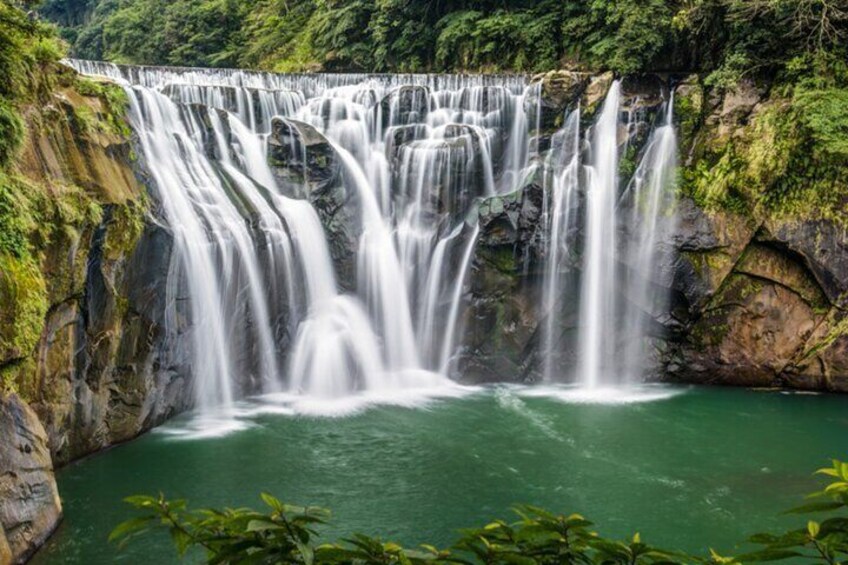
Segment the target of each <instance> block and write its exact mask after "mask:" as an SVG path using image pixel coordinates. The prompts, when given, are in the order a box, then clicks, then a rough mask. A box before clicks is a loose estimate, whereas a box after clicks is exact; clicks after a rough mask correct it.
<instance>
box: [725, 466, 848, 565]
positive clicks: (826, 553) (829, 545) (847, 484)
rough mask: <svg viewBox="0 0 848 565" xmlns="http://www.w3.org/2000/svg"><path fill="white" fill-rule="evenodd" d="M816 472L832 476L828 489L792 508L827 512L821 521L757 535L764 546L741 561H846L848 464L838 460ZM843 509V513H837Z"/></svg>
mask: <svg viewBox="0 0 848 565" xmlns="http://www.w3.org/2000/svg"><path fill="white" fill-rule="evenodd" d="M816 473H818V474H820V475H824V476H828V477H831V478H832V479H834V480H832V481H831V482H830V484H828V485H827V486H826V487H825V488H824V489H822V490H820V491H818V492H815V493H813V494H811V495H810V496H809V497H808V498H809V499H810V500H812V502H809V503H807V504H805V505H803V506H799V507H798V508H794V509H792V510H790V511H789V513H791V514H824V516H825V518H824V520H822V521H821V522H819V521H815V520H812V519H811V520H809V521H808V522H807V524H806V525H805V526H804V527H801V528H798V529H795V530H790V531H788V532H785V533H782V534H777V535H774V534H757V535H755V536H752V537H751V539H750V541H751V542H753V543H755V544H759V545H761V546H763V547H762V548H761V549H760V550H758V551H754V552H751V553H747V554H745V555H741V556H739V557H738V558H737V561H738V562H741V563H758V562H764V561H778V560H782V559H790V558H791V559H803V560H804V561H805V562H807V563H809V562H813V563H829V564H836V563H845V560H846V559H848V516H846V515H845V510H846V509H848V463H844V462H841V461H836V460H834V461H833V463H832V465H831V466H830V467H826V468H824V469H819V470H818V471H816ZM837 511H841V513H840V514H841V515H834V513H836V512H837Z"/></svg>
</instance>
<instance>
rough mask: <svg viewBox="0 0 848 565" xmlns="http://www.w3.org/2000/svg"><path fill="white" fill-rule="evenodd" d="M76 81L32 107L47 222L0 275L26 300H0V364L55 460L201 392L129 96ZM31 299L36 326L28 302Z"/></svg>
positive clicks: (30, 143) (37, 206)
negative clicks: (192, 377) (175, 322)
mask: <svg viewBox="0 0 848 565" xmlns="http://www.w3.org/2000/svg"><path fill="white" fill-rule="evenodd" d="M78 80H79V79H77V78H76V77H75V76H74V75H73V74H70V73H68V72H66V71H63V72H61V73H60V74H59V81H60V84H61V85H62V86H61V88H60V89H58V90H57V92H56V93H55V94H54V95H53V96H52V97H51V98H50V100H49V102H48V103H46V104H43V105H41V106H40V107H33V108H31V109H30V110H29V111H28V113H27V118H28V126H29V132H30V134H29V136H28V140H27V144H26V146H25V147H24V151H23V154H22V157H21V160H20V165H19V171H20V172H19V174H20V175H21V176H22V178H25V179H26V181H25V182H28V183H31V185H30V186H31V188H30V191H31V192H30V194H32V200H31V201H30V202H29V203H28V206H29V207H30V209H31V210H32V211H33V212H34V213H36V212H37V213H38V214H40V215H41V216H42V217H43V221H44V222H45V224H46V225H45V226H44V227H43V228H42V231H40V232H39V236H38V237H37V238H34V241H35V242H36V246H35V247H34V248H33V249H32V250H31V251H30V253H29V255H26V256H23V257H22V258H17V259H16V258H14V257H8V256H7V257H3V256H2V254H0V263H3V264H5V265H9V264H12V265H15V264H17V265H18V266H17V267H16V268H15V269H3V270H2V271H3V272H2V274H0V296H5V295H6V294H7V293H15V294H14V295H15V296H17V297H18V300H17V302H16V301H6V300H2V301H0V318H2V319H4V320H6V321H7V323H8V327H10V328H13V331H12V334H13V336H14V340H12V341H11V343H13V344H14V345H15V347H13V348H11V349H7V350H5V351H4V352H3V356H2V358H0V371H2V374H3V376H4V381H5V383H6V386H7V387H11V388H12V389H13V390H16V391H17V392H18V393H19V394H20V395H21V397H22V398H23V399H25V400H26V401H27V402H28V403H29V405H30V406H31V407H32V408H33V410H34V411H35V412H36V413H37V414H38V417H39V419H40V421H41V423H42V424H43V427H44V431H45V432H46V446H47V447H48V448H49V451H50V453H51V454H52V458H53V461H54V463H55V464H57V465H61V464H64V463H66V462H68V461H71V460H73V459H76V458H78V457H81V456H83V455H86V454H88V453H91V452H93V451H97V450H99V449H102V448H104V447H107V446H109V445H112V444H114V443H118V442H121V441H126V440H128V439H131V438H133V437H135V436H137V435H138V434H140V433H141V432H143V431H145V430H147V429H149V428H151V427H153V426H155V425H156V424H158V423H161V422H162V421H164V420H165V419H166V418H168V417H169V416H171V415H173V414H174V413H176V412H177V411H179V410H182V409H184V408H185V407H187V406H188V405H189V404H190V400H191V398H190V395H189V394H188V393H189V387H187V386H186V384H187V383H186V382H185V375H187V374H188V370H187V369H188V366H187V360H186V358H185V352H183V351H181V350H180V348H179V347H175V346H174V345H173V344H174V343H176V342H177V341H178V340H176V339H175V336H176V334H175V333H174V332H179V331H185V330H186V329H185V328H174V327H171V328H170V329H166V328H167V327H169V324H167V323H166V315H167V312H171V314H172V315H173V316H175V317H176V318H179V316H180V314H179V312H180V310H181V307H180V306H179V305H178V301H176V300H175V298H176V297H173V296H172V295H171V293H170V292H168V291H167V290H166V286H167V281H168V279H169V273H170V270H171V254H170V250H171V244H172V239H171V236H170V234H169V233H168V232H167V230H165V229H164V228H162V227H161V223H160V222H158V221H156V220H155V216H156V214H157V205H156V200H155V196H154V198H153V199H152V200H151V199H150V197H149V196H148V193H149V192H150V193H151V194H153V193H154V192H153V191H148V188H147V186H146V185H145V182H146V177H145V175H144V163H142V162H140V160H139V157H138V155H137V154H136V153H135V151H134V150H133V142H132V139H131V134H130V131H129V129H128V128H127V126H126V124H125V122H124V121H123V120H124V118H123V116H122V115H121V113H120V112H121V110H120V109H119V108H115V107H113V106H112V105H111V103H110V100H111V101H112V102H114V101H115V100H116V99H119V97H120V94H121V91H120V90H119V89H118V90H117V91H116V92H112V93H110V96H106V95H105V94H104V90H103V89H105V88H115V89H117V87H113V86H104V85H98V84H96V83H91V82H90V81H86V82H77V81H78ZM81 92H87V93H89V94H86V95H83V94H81ZM42 199H43V200H42ZM22 212H23V211H22ZM22 288H29V289H30V294H32V296H30V297H28V298H27V301H28V302H27V301H24V300H22V298H23V297H22V295H21V292H22V291H21V289H22ZM169 300H170V301H171V302H170V303H168V302H167V301H169ZM29 303H31V304H34V306H31V307H30V306H28V307H27V308H29V310H36V311H37V312H40V314H41V315H40V316H39V317H38V318H36V319H35V321H36V322H37V323H31V322H32V319H33V316H29V317H27V316H25V314H27V312H28V311H29V310H27V309H24V308H22V307H21V304H29ZM29 326H31V327H29ZM4 327H5V324H4ZM24 329H26V331H24ZM0 333H2V332H0ZM0 341H2V340H0ZM7 533H8V532H7Z"/></svg>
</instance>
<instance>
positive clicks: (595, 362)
mask: <svg viewBox="0 0 848 565" xmlns="http://www.w3.org/2000/svg"><path fill="white" fill-rule="evenodd" d="M620 104H621V85H620V83H619V82H618V81H615V82H613V84H612V86H611V87H610V90H609V93H608V94H607V97H606V100H604V105H603V107H602V108H601V113H600V115H599V116H598V120H597V122H596V124H595V126H594V128H593V131H592V146H591V151H592V153H591V157H590V164H589V165H587V166H586V167H585V171H584V173H585V175H586V178H587V187H586V221H585V246H584V250H583V279H582V286H581V290H580V327H581V331H580V337H579V342H578V366H577V374H578V375H579V378H580V382H581V384H582V385H583V386H584V387H586V388H596V387H598V386H600V384H601V381H602V379H603V378H604V377H608V376H611V375H609V374H604V373H605V372H606V371H609V370H610V367H609V366H608V365H606V366H605V365H604V363H608V362H609V361H610V360H612V359H614V358H615V354H614V353H615V340H614V336H615V324H616V321H615V302H616V291H615V286H614V285H615V284H616V273H615V264H616V259H615V254H616V228H617V221H616V214H615V203H616V200H617V197H618V126H619V106H620Z"/></svg>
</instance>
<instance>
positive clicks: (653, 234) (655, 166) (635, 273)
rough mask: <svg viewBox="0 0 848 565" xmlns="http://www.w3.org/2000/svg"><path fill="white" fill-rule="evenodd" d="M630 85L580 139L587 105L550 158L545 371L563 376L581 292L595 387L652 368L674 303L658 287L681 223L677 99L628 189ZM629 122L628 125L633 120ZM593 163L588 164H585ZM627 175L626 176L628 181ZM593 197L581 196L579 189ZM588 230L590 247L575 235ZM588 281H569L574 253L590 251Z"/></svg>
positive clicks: (582, 337)
mask: <svg viewBox="0 0 848 565" xmlns="http://www.w3.org/2000/svg"><path fill="white" fill-rule="evenodd" d="M621 98H622V95H621V85H620V83H619V82H614V83H613V84H612V86H611V88H610V90H609V92H608V94H607V96H606V99H605V100H604V103H603V106H602V107H601V109H600V113H599V114H598V117H597V119H596V120H595V124H594V126H593V127H592V128H590V130H589V131H588V132H587V136H586V140H585V143H586V146H587V148H586V149H585V150H584V149H583V147H582V146H581V137H580V136H581V134H580V131H579V123H580V109H579V108H577V109H576V110H574V111H572V112H571V113H570V114H569V116H568V117H567V119H566V121H565V125H564V126H563V128H562V129H561V130H560V131H559V132H557V134H556V135H555V136H554V138H553V139H552V143H551V147H552V149H551V152H550V153H549V154H548V156H547V159H546V163H545V182H544V184H545V186H546V187H548V198H547V199H546V214H545V222H546V226H547V232H546V233H547V235H548V239H547V241H546V244H547V245H546V265H545V282H544V287H543V298H542V312H543V313H544V314H545V318H544V322H545V325H544V327H543V328H542V329H543V331H542V340H541V342H542V344H541V351H542V377H543V378H544V380H545V381H548V382H550V381H554V380H557V378H556V375H555V370H554V367H555V364H556V361H557V355H558V351H559V350H560V349H561V348H562V343H561V341H562V340H561V339H560V336H559V332H561V331H562V319H561V317H562V313H561V312H562V306H561V305H560V304H559V302H560V301H562V300H563V299H564V298H568V297H570V296H575V295H576V296H577V298H578V312H577V314H578V327H577V332H576V346H577V352H576V355H577V359H576V369H575V379H574V380H575V381H576V382H577V383H578V384H579V385H580V386H581V387H582V388H584V389H586V391H587V392H590V391H601V392H603V391H604V390H606V389H609V388H611V387H621V386H629V385H633V384H637V383H638V382H640V380H641V378H642V377H643V371H644V369H645V366H646V353H647V351H646V336H647V335H648V333H649V332H648V325H649V320H650V318H651V316H656V315H660V314H661V313H663V312H666V311H667V309H668V304H667V298H668V296H667V292H666V291H665V290H662V289H661V288H660V286H659V284H657V281H658V277H657V273H656V270H657V267H658V260H659V255H660V253H659V251H658V247H659V242H660V240H661V237H660V235H661V233H662V231H663V230H668V229H669V228H670V227H671V225H672V223H673V221H674V214H673V205H674V182H675V174H676V167H677V154H676V151H677V140H676V134H675V130H674V125H673V122H672V108H673V100H669V101H668V102H667V103H666V104H665V105H664V109H665V111H664V112H661V120H660V121H661V123H660V125H659V127H657V128H655V129H653V130H652V132H651V134H650V136H649V138H648V141H647V143H646V145H645V148H644V149H643V150H642V157H641V159H640V162H639V165H638V167H637V169H636V172H635V174H634V175H633V177H632V178H631V179H629V182H628V183H627V185H626V188H625V190H624V191H623V192H622V191H620V189H619V188H620V181H622V179H620V178H619V177H620V172H619V161H620V154H621V153H622V152H623V150H624V149H626V147H627V144H628V143H630V142H631V137H632V133H633V131H635V130H636V129H637V128H636V125H637V124H636V123H635V119H636V118H635V113H634V111H633V110H632V108H631V109H630V111H629V112H628V114H627V115H628V121H627V123H626V124H625V123H622V122H621V117H620V116H621ZM624 126H626V127H624ZM584 161H585V164H583V162H584ZM623 180H624V181H627V179H623ZM580 193H582V194H583V195H584V198H583V202H582V203H581V201H580V198H579V195H580ZM581 228H582V240H583V241H582V249H581V248H579V246H578V245H577V241H576V238H574V237H573V236H572V235H571V233H572V232H573V231H575V230H578V229H581ZM581 251H582V254H581V259H580V272H581V282H580V285H579V288H568V287H567V281H568V280H570V279H567V274H568V273H569V269H570V266H569V265H568V264H566V263H567V259H569V258H570V257H571V256H573V255H574V254H576V253H577V252H581Z"/></svg>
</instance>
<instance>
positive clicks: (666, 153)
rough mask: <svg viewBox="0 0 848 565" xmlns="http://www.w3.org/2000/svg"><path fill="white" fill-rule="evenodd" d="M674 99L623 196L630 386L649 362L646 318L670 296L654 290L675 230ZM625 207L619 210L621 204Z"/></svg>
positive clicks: (624, 327)
mask: <svg viewBox="0 0 848 565" xmlns="http://www.w3.org/2000/svg"><path fill="white" fill-rule="evenodd" d="M673 108H674V96H673V95H672V96H671V97H670V99H669V101H668V102H667V103H666V106H665V112H663V115H662V123H661V124H660V126H659V127H658V128H656V129H655V130H654V131H653V132H652V133H651V136H650V138H649V140H648V143H647V147H646V149H645V152H644V156H643V158H642V160H641V162H640V163H639V166H638V168H637V169H636V173H635V174H634V175H633V178H632V179H631V181H630V184H629V186H628V188H627V190H626V191H625V193H624V195H623V197H622V205H623V204H629V215H628V216H627V217H626V221H625V222H624V226H625V227H626V228H627V229H628V230H629V231H630V237H629V238H628V241H627V248H628V252H627V253H626V257H627V260H626V261H625V263H626V265H627V267H626V268H627V273H626V275H625V277H624V281H625V284H624V288H625V290H626V299H627V300H626V303H625V305H624V313H623V321H622V324H621V326H620V327H621V332H622V333H623V335H622V339H623V341H624V343H625V346H624V354H623V355H622V356H620V359H621V363H622V374H623V375H624V377H625V379H626V381H629V382H633V381H634V380H636V379H637V378H639V377H641V372H642V370H643V365H644V360H645V353H646V352H645V348H646V344H645V343H644V341H645V337H646V336H647V335H648V333H649V332H648V331H647V327H646V326H647V319H648V317H649V315H651V314H657V313H661V312H665V311H667V310H668V304H667V300H668V296H667V293H665V292H661V291H658V290H657V289H656V283H655V282H654V281H656V279H657V273H656V271H657V267H658V263H659V258H660V257H659V256H660V253H659V246H658V243H659V240H660V236H661V234H662V233H663V231H666V232H669V231H671V230H673V228H674V222H675V214H674V204H675V186H674V183H675V180H676V179H675V175H676V171H677V134H676V132H675V129H674V122H673V115H672V112H673ZM620 206H621V205H620Z"/></svg>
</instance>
